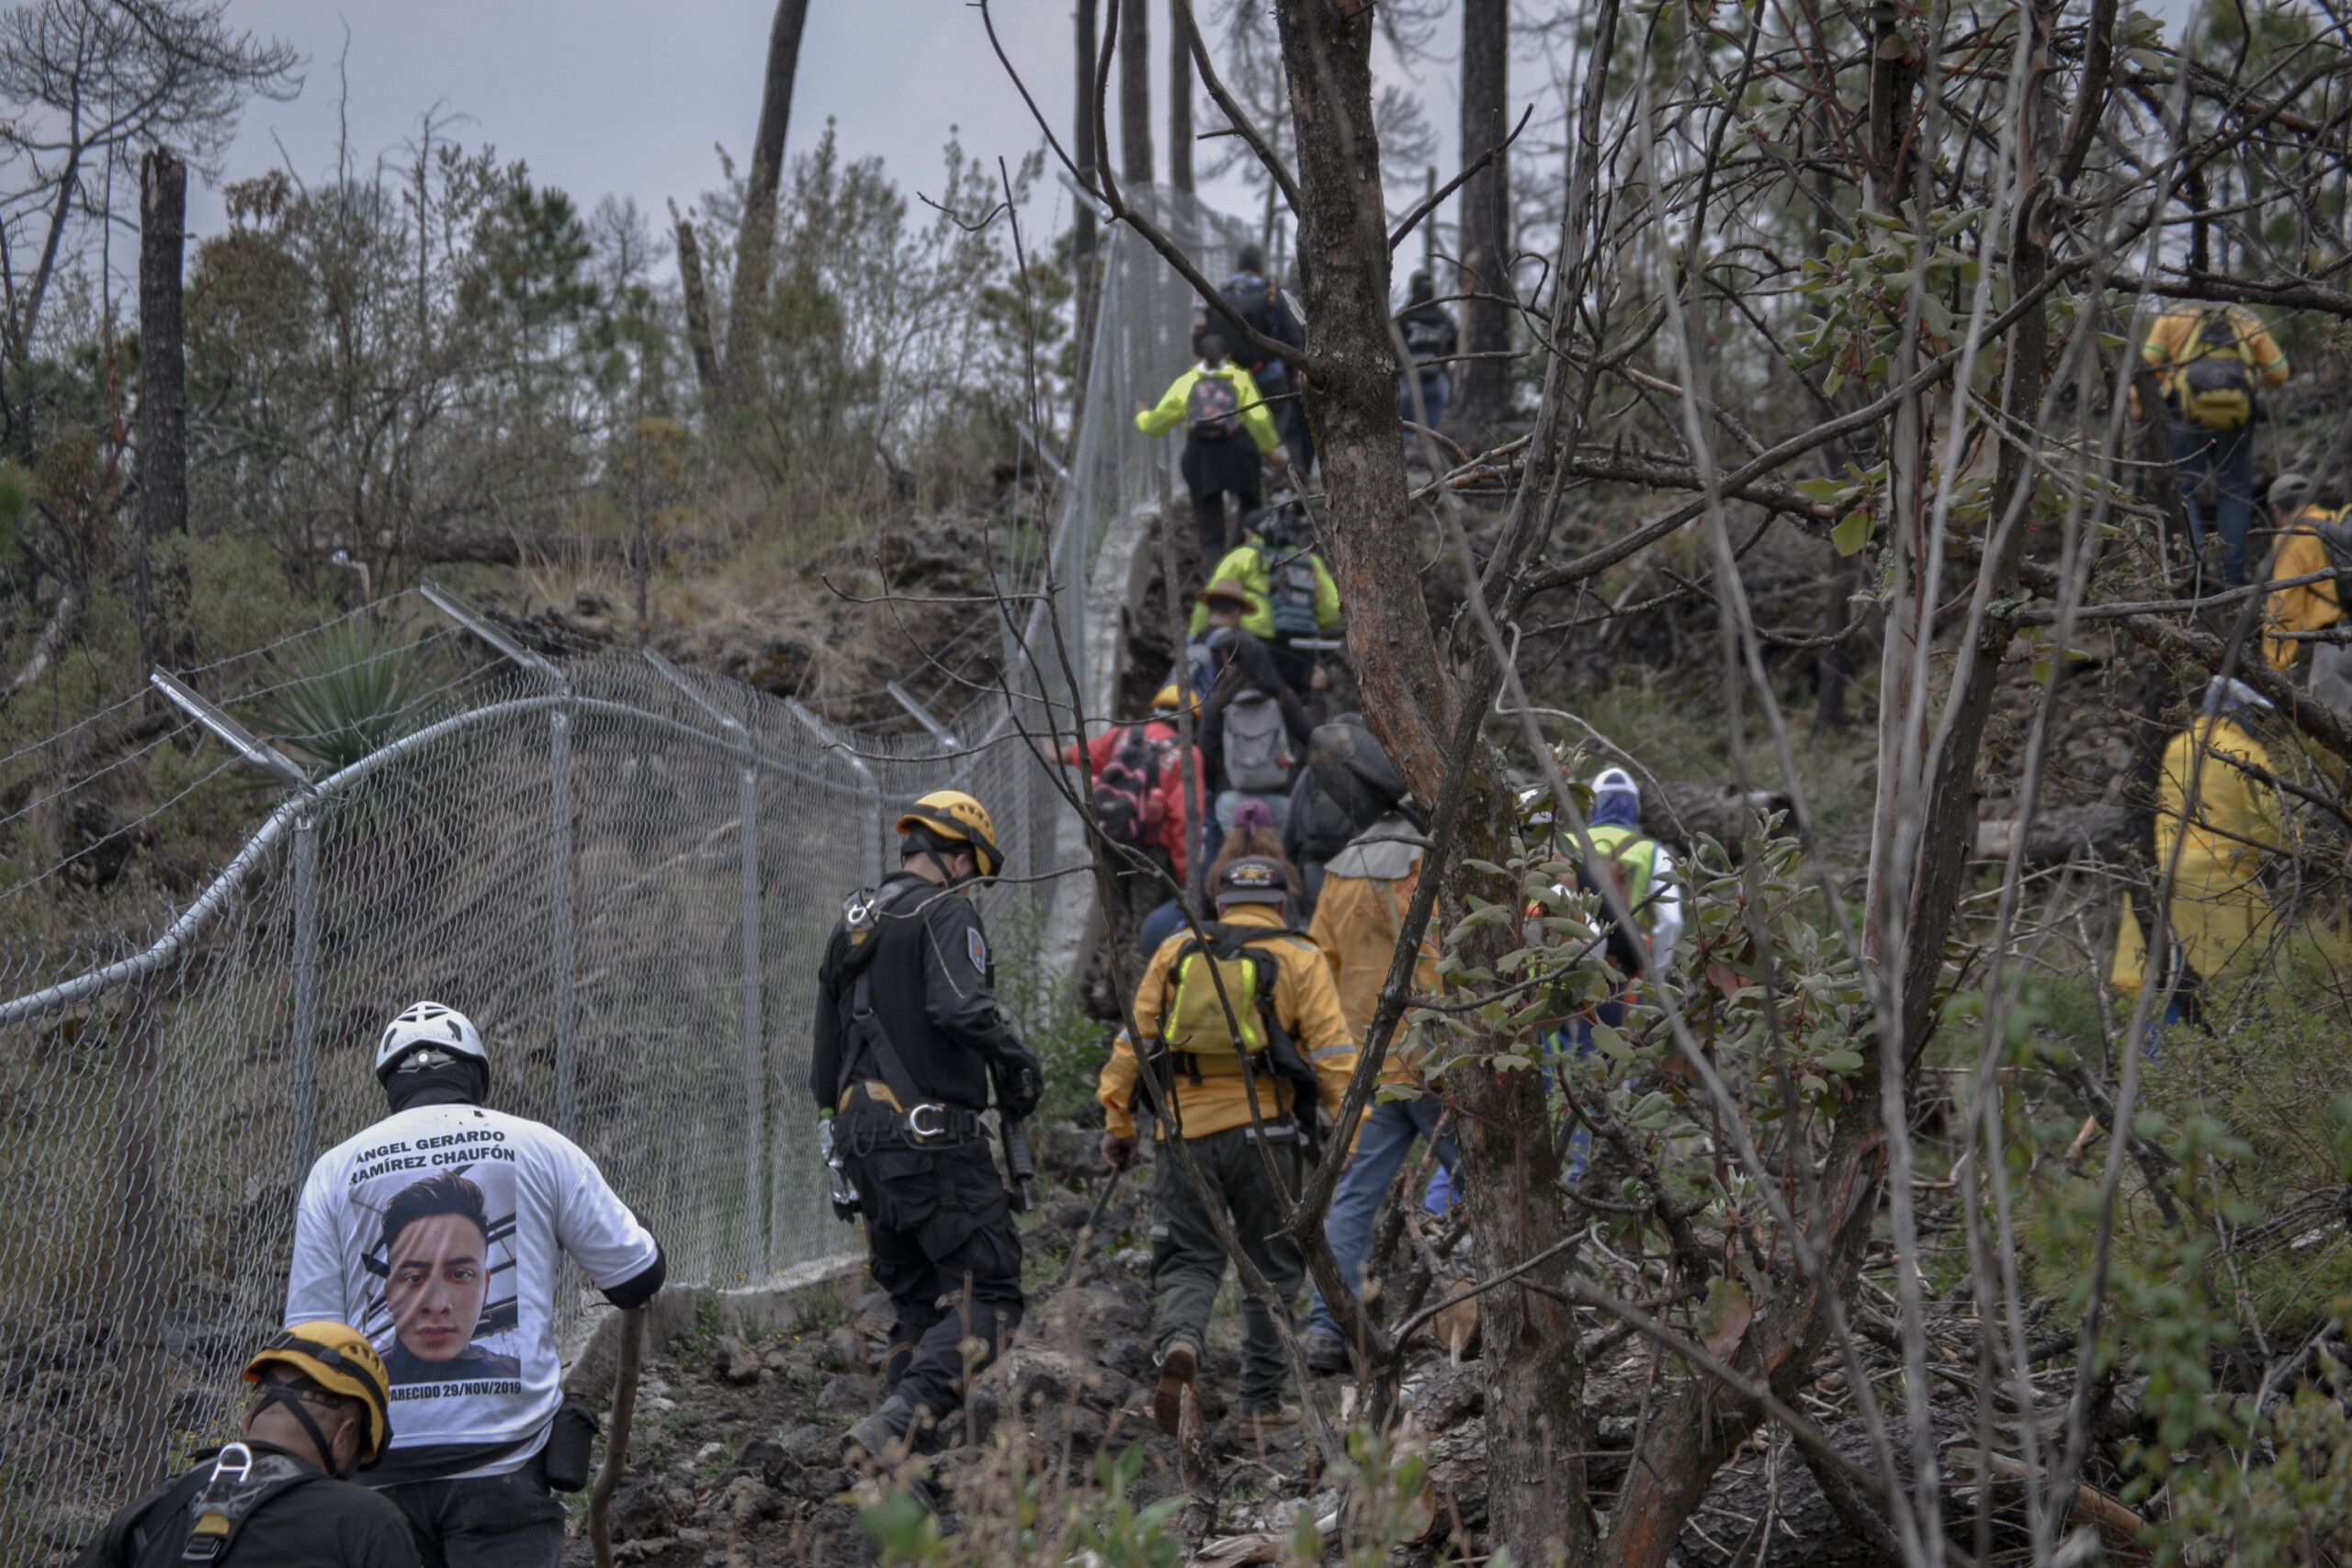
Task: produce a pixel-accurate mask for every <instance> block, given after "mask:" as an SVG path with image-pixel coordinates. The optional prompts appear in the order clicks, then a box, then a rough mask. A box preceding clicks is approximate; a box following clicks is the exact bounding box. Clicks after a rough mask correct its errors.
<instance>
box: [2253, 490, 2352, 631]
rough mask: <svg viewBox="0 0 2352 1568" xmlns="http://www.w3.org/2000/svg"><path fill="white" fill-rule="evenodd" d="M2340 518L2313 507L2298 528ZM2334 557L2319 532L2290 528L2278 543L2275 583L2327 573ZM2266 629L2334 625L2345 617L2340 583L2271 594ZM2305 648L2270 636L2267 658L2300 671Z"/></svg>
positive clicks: (2273, 567)
mask: <svg viewBox="0 0 2352 1568" xmlns="http://www.w3.org/2000/svg"><path fill="white" fill-rule="evenodd" d="M2336 520H2337V518H2336V513H2330V512H2323V511H2321V510H2320V509H2319V508H2318V507H2315V506H2307V507H2305V508H2304V509H2303V510H2302V512H2301V513H2299V514H2298V515H2297V516H2296V518H2295V523H2296V524H2298V525H2300V524H2305V523H2333V522H2335V521H2336ZM2334 564H2335V563H2334V562H2333V561H2331V560H2330V559H2329V558H2328V554H2327V543H2326V541H2325V540H2324V539H2322V538H2321V537H2320V536H2319V533H2318V531H2317V530H2316V529H2312V528H2306V527H2301V526H2290V527H2289V528H2288V530H2287V532H2286V533H2285V534H2284V535H2282V536H2280V537H2279V540H2278V556H2277V558H2275V560H2274V561H2273V563H2272V565H2271V568H2270V581H2273V582H2276V581H2278V580H2279V579H2280V578H2282V577H2305V576H2309V575H2310V574H2311V573H2312V572H2314V571H2326V570H2329V569H2330V568H2331V567H2333V566H2334ZM2265 609H2266V613H2265V615H2264V617H2263V619H2264V629H2265V630H2266V631H2268V632H2270V633H2273V634H2275V633H2278V632H2315V631H2318V630H2319V629H2320V628H2321V627H2323V626H2334V625H2335V623H2336V622H2338V621H2340V620H2342V619H2343V618H2344V607H2343V606H2342V605H2341V604H2338V603H2337V602H2336V598H2335V583H2333V582H2330V581H2325V580H2323V581H2318V582H2306V583H2304V584H2303V585H2302V586H2301V587H2300V588H2281V589H2279V590H2278V592H2275V593H2273V594H2271V595H2270V602H2269V604H2267V606H2266V607H2265ZM2304 646H2305V645H2304V644H2303V643H2301V642H2300V641H2294V640H2290V639H2289V638H2286V637H2278V636H2275V635H2273V636H2270V637H2265V638H2264V639H2263V643H2262V655H2263V657H2264V658H2266V659H2267V660H2270V668H2272V669H2273V670H2278V671H2285V670H2290V669H2292V668H2293V667H2294V663H2295V660H2298V659H2300V658H2301V657H2302V652H2303V649H2304Z"/></svg>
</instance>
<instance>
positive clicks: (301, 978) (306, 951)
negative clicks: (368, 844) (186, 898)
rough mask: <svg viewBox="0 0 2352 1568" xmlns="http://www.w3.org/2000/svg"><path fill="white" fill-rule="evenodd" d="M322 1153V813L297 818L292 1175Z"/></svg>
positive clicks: (305, 1170)
mask: <svg viewBox="0 0 2352 1568" xmlns="http://www.w3.org/2000/svg"><path fill="white" fill-rule="evenodd" d="M318 1153H319V812H318V810H317V808H316V807H312V808H311V810H308V811H305V812H304V813H302V815H301V816H300V817H298V818H295V821H294V1179H295V1181H296V1182H297V1183H298V1184H299V1183H300V1181H301V1180H302V1179H303V1178H304V1177H305V1176H306V1175H307V1174H308V1173H309V1171H310V1168H311V1160H313V1159H315V1158H317V1157H318Z"/></svg>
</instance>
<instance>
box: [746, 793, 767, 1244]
mask: <svg viewBox="0 0 2352 1568" xmlns="http://www.w3.org/2000/svg"><path fill="white" fill-rule="evenodd" d="M742 840H743V1119H744V1128H743V1208H744V1215H743V1217H744V1219H745V1220H746V1221H747V1222H748V1223H749V1224H750V1225H751V1227H752V1237H753V1238H754V1241H755V1243H756V1245H757V1247H758V1248H759V1265H760V1273H761V1275H762V1277H763V1278H764V1277H765V1276H766V1273H767V1270H768V1268H769V1263H768V1180H767V1176H768V1158H767V1156H768V1063H767V1043H766V1041H765V1039H764V1037H763V1028H762V1018H761V1011H762V1006H763V1004H762V999H761V996H760V960H761V957H762V950H761V945H760V893H761V888H762V883H761V879H760V770H759V769H758V768H757V767H756V766H754V765H752V764H749V763H747V764H745V766H744V768H743V827H742Z"/></svg>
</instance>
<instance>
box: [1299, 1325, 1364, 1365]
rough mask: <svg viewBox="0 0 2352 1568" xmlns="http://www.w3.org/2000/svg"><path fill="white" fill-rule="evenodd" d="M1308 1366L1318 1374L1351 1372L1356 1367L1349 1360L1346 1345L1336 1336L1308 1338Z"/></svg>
mask: <svg viewBox="0 0 2352 1568" xmlns="http://www.w3.org/2000/svg"><path fill="white" fill-rule="evenodd" d="M1306 1364H1307V1366H1308V1367H1309V1368H1310V1369H1312V1370H1313V1371H1318V1372H1345V1371H1353V1370H1354V1366H1355V1363H1354V1362H1353V1361H1351V1359H1349V1356H1348V1347H1347V1345H1346V1343H1345V1342H1344V1341H1342V1340H1341V1339H1340V1337H1339V1336H1338V1335H1336V1334H1310V1335H1308V1336H1307V1337H1306Z"/></svg>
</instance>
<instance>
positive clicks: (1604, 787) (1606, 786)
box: [1592, 768, 1642, 800]
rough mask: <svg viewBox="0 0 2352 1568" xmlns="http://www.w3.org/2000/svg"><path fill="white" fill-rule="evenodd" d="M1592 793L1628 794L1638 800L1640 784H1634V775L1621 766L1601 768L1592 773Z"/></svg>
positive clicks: (1640, 789)
mask: <svg viewBox="0 0 2352 1568" xmlns="http://www.w3.org/2000/svg"><path fill="white" fill-rule="evenodd" d="M1592 793H1593V794H1595V795H1632V796H1633V797H1634V799H1635V800H1639V799H1640V798H1641V797H1642V786H1641V785H1639V784H1635V783H1634V775H1633V774H1631V773H1627V772H1626V771H1625V770H1624V769H1623V768H1603V769H1601V770H1600V772H1599V773H1595V774H1593V775H1592Z"/></svg>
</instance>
